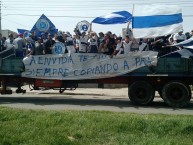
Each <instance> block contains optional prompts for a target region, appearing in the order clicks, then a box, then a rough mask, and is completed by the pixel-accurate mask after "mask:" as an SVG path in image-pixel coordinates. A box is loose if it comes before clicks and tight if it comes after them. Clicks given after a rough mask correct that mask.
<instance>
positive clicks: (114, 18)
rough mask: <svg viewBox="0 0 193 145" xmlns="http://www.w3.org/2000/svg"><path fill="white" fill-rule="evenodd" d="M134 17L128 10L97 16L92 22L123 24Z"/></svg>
mask: <svg viewBox="0 0 193 145" xmlns="http://www.w3.org/2000/svg"><path fill="white" fill-rule="evenodd" d="M131 19H132V15H131V14H130V13H129V12H127V11H118V12H112V13H110V14H107V15H105V16H100V17H96V18H95V19H94V20H93V21H92V23H97V24H103V25H104V24H123V23H127V22H129V21H130V20H131Z"/></svg>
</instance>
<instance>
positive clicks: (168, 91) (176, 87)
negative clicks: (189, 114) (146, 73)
mask: <svg viewBox="0 0 193 145" xmlns="http://www.w3.org/2000/svg"><path fill="white" fill-rule="evenodd" d="M162 97H163V100H164V102H165V103H166V104H168V105H169V106H171V107H174V108H181V107H184V106H186V105H187V104H188V103H189V102H190V99H191V97H192V93H191V89H190V87H189V86H188V85H186V84H185V83H183V82H178V81H172V82H169V83H167V84H166V85H165V86H164V87H163V89H162Z"/></svg>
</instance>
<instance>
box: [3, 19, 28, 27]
mask: <svg viewBox="0 0 193 145" xmlns="http://www.w3.org/2000/svg"><path fill="white" fill-rule="evenodd" d="M2 19H4V20H6V21H9V22H11V23H15V24H17V25H21V26H25V27H29V26H27V25H23V24H21V23H18V22H15V21H13V20H9V19H5V18H2Z"/></svg>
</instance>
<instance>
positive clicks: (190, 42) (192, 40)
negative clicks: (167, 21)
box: [173, 37, 193, 48]
mask: <svg viewBox="0 0 193 145" xmlns="http://www.w3.org/2000/svg"><path fill="white" fill-rule="evenodd" d="M173 46H183V47H188V48H190V47H193V37H191V38H189V39H188V40H184V41H182V42H180V43H177V44H174V45H173Z"/></svg>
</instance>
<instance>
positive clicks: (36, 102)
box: [0, 88, 193, 115]
mask: <svg viewBox="0 0 193 145" xmlns="http://www.w3.org/2000/svg"><path fill="white" fill-rule="evenodd" d="M27 92H28V93H26V94H16V93H13V94H11V95H1V96H0V106H7V107H12V108H20V109H42V110H104V111H114V112H133V113H142V114H149V113H156V114H157V113H162V114H186V115H193V100H191V103H190V104H189V106H188V107H186V108H183V109H173V108H171V107H169V106H167V105H166V104H165V103H164V102H163V100H162V99H160V98H159V97H156V98H155V100H154V102H153V104H152V105H151V106H136V105H132V104H131V102H130V101H129V99H128V96H127V94H128V89H127V88H121V89H98V88H96V89H91V88H89V89H85V88H78V89H77V90H75V91H65V92H64V93H63V94H59V93H58V91H57V90H44V91H41V90H40V91H30V90H27Z"/></svg>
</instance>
